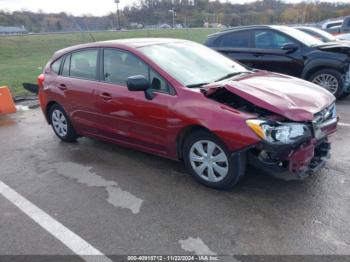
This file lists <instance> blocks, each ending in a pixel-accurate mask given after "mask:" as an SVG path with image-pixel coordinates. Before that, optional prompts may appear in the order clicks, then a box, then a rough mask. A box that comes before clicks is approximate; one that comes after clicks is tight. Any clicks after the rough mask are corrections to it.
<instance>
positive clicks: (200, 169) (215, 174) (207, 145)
mask: <svg viewBox="0 0 350 262" xmlns="http://www.w3.org/2000/svg"><path fill="white" fill-rule="evenodd" d="M189 159H190V163H191V165H192V168H193V170H194V171H195V172H196V174H197V175H198V176H200V177H201V178H202V179H204V180H206V181H209V182H219V181H221V180H223V179H224V178H225V177H226V176H227V174H228V169H229V166H228V159H227V156H226V153H225V152H224V151H223V150H222V148H220V146H218V145H217V144H215V143H214V142H212V141H209V140H200V141H197V142H196V143H194V144H193V145H192V147H191V149H190V156H189Z"/></svg>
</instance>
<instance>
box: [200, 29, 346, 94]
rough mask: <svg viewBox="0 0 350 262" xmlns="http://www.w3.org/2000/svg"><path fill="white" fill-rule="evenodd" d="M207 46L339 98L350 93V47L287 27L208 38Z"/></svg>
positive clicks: (215, 35)
mask: <svg viewBox="0 0 350 262" xmlns="http://www.w3.org/2000/svg"><path fill="white" fill-rule="evenodd" d="M205 45H206V46H208V47H211V48H213V49H215V50H217V51H219V52H220V53H222V54H224V55H226V56H228V57H230V58H231V59H234V60H238V61H240V62H242V63H244V64H246V65H248V66H250V67H253V68H259V69H264V70H269V71H274V72H279V73H283V74H288V75H291V76H296V77H301V78H303V79H307V80H309V81H311V82H314V83H316V84H318V85H320V86H322V87H324V88H326V89H327V90H329V91H330V92H331V93H332V94H333V95H335V96H336V97H337V98H338V97H340V96H342V95H346V94H348V93H349V92H350V68H349V64H350V46H349V45H346V44H341V43H335V42H334V43H323V42H322V41H320V40H319V39H317V38H315V37H312V36H310V35H308V34H306V33H304V32H301V31H299V30H297V29H295V28H291V27H288V26H244V27H236V28H231V29H228V30H225V31H222V32H218V33H215V34H212V35H209V36H208V38H207V40H206V41H205Z"/></svg>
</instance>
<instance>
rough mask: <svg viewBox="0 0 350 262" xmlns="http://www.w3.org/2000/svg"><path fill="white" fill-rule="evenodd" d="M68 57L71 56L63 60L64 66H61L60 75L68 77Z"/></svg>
mask: <svg viewBox="0 0 350 262" xmlns="http://www.w3.org/2000/svg"><path fill="white" fill-rule="evenodd" d="M70 57H71V55H67V56H66V58H65V59H64V64H63V67H62V73H61V74H62V75H63V76H69V68H70Z"/></svg>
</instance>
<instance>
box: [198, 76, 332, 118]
mask: <svg viewBox="0 0 350 262" xmlns="http://www.w3.org/2000/svg"><path fill="white" fill-rule="evenodd" d="M220 88H225V89H227V90H228V91H230V92H232V93H234V94H236V95H238V96H240V97H242V98H244V99H246V100H247V101H249V102H251V103H253V104H255V105H256V106H258V107H261V108H264V109H266V110H269V111H271V112H274V113H276V114H279V115H281V116H284V117H285V118H288V119H290V120H293V121H311V120H313V118H314V114H315V113H317V112H319V111H321V110H322V109H324V108H325V107H327V106H329V105H331V104H332V103H333V102H334V101H335V97H334V96H333V95H332V94H331V93H330V92H328V91H327V90H325V89H323V88H321V87H319V86H317V85H315V84H313V83H310V82H307V81H305V80H302V79H299V78H294V77H290V76H286V75H281V74H277V73H271V72H267V71H257V72H254V73H251V74H242V75H240V76H239V77H234V78H231V79H228V80H224V81H221V82H217V83H213V84H209V85H206V86H204V87H203V88H202V92H203V93H204V94H205V95H206V96H210V95H211V94H213V93H215V92H216V90H218V89H220Z"/></svg>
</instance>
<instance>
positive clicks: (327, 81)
mask: <svg viewBox="0 0 350 262" xmlns="http://www.w3.org/2000/svg"><path fill="white" fill-rule="evenodd" d="M312 82H313V83H315V84H317V85H320V86H322V87H323V88H325V89H327V90H328V91H329V92H331V93H332V94H335V93H336V92H337V90H338V87H339V83H338V80H337V78H335V77H334V76H333V75H329V74H320V75H318V76H316V77H315V78H314V79H313V80H312Z"/></svg>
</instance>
